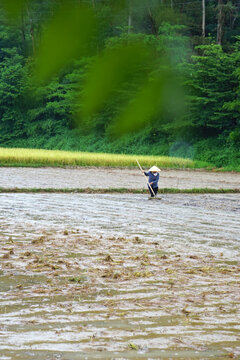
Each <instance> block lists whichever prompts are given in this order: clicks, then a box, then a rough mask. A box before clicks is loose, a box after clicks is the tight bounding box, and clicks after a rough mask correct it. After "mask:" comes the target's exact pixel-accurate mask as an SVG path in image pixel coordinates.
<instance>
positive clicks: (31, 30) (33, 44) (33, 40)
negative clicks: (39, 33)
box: [27, 7, 35, 55]
mask: <svg viewBox="0 0 240 360" xmlns="http://www.w3.org/2000/svg"><path fill="white" fill-rule="evenodd" d="M27 13H28V17H29V22H30V34H31V39H32V52H33V55H35V35H34V25H33V19H32V17H31V14H30V11H29V8H28V7H27Z"/></svg>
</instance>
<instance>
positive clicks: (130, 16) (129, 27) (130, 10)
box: [128, 1, 132, 34]
mask: <svg viewBox="0 0 240 360" xmlns="http://www.w3.org/2000/svg"><path fill="white" fill-rule="evenodd" d="M131 28H132V4H131V1H130V2H129V9H128V34H130V33H131Z"/></svg>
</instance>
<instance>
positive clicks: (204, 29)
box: [202, 0, 206, 38]
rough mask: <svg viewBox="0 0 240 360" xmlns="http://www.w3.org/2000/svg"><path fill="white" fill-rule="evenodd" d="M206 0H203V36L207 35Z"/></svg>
mask: <svg viewBox="0 0 240 360" xmlns="http://www.w3.org/2000/svg"><path fill="white" fill-rule="evenodd" d="M205 5H206V4H205V0H202V37H204V38H205V36H206V6H205Z"/></svg>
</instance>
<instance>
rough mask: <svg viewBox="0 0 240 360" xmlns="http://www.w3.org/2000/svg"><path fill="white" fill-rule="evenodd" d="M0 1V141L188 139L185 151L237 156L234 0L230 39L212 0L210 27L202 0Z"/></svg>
mask: <svg viewBox="0 0 240 360" xmlns="http://www.w3.org/2000/svg"><path fill="white" fill-rule="evenodd" d="M0 5H1V6H0V60H1V64H0V96H1V100H0V101H1V103H0V104H1V107H0V141H1V144H5V145H8V144H11V145H14V144H24V146H33V147H48V148H49V147H53V148H67V149H69V150H71V149H72V148H74V149H80V150H92V151H108V152H110V151H113V152H135V153H141V152H142V153H153V154H163V155H168V153H169V151H172V150H171V149H178V151H180V150H179V147H178V146H177V145H176V144H179V143H184V144H185V143H186V144H189V146H188V145H187V146H186V147H181V152H182V153H183V154H182V156H184V152H185V153H186V154H188V153H189V151H188V150H185V149H192V150H191V153H192V154H195V155H194V156H195V157H198V158H201V159H202V160H205V158H204V157H206V160H208V161H210V162H212V161H211V159H210V158H211V157H212V159H216V163H217V164H218V165H219V166H220V165H221V163H224V164H226V163H227V161H228V162H229V163H230V162H232V163H237V162H238V161H239V141H238V139H239V136H238V134H239V128H240V124H239V118H240V117H239V112H240V106H239V103H240V100H239V94H240V90H239V80H240V70H239V43H240V41H239V38H238V37H235V36H234V35H235V34H236V33H237V32H239V30H240V24H239V18H238V17H236V18H235V16H236V14H235V10H236V3H235V2H234V1H232V5H231V8H229V9H230V10H229V11H230V12H229V13H228V17H226V19H229V21H230V20H231V23H229V24H228V23H227V20H226V22H225V24H224V26H225V29H226V33H225V34H226V36H225V37H224V41H223V46H219V45H216V44H215V43H214V42H215V37H216V34H215V33H214V31H216V28H217V8H215V2H214V1H213V0H209V2H208V3H207V4H206V10H207V16H208V18H207V25H206V33H207V34H208V35H209V36H208V37H206V38H202V37H201V1H200V0H199V1H196V4H195V5H194V6H192V7H191V5H190V4H185V5H186V6H184V9H183V7H182V6H181V2H180V0H179V1H178V0H175V1H174V2H171V1H164V2H161V1H160V0H151V1H150V0H149V1H147V0H121V1H118V0H84V1H80V0H69V1H67V0H55V1H52V0H46V1H44V2H42V1H41V0H20V1H16V0H12V1H10V0H9V1H7V0H1V1H0ZM231 9H232V10H231ZM230 15H231V16H230ZM233 21H234V22H233ZM13 24H14V25H13ZM214 29H215V30H214ZM213 35H214V37H213ZM199 44H200V46H199ZM195 45H198V46H195ZM192 55H193V56H192ZM76 124H77V127H78V128H77V129H76V128H75V126H76ZM119 136H121V138H117V137H119ZM28 144H29V145H28ZM203 144H204V145H203ZM21 146H22V145H21ZM206 146H207V147H208V148H206ZM211 147H212V149H211ZM218 148H219V149H220V150H219V152H220V153H217V151H216V149H218ZM182 149H183V150H182ZM223 152H225V154H227V155H226V156H225V155H222V154H223ZM201 154H202V155H201ZM230 154H231V155H230ZM230 158H231V159H230Z"/></svg>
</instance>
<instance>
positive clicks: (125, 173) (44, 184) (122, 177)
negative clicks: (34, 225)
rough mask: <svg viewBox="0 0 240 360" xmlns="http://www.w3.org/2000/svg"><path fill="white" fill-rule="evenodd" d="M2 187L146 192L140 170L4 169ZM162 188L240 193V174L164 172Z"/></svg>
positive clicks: (161, 175) (1, 169)
mask: <svg viewBox="0 0 240 360" xmlns="http://www.w3.org/2000/svg"><path fill="white" fill-rule="evenodd" d="M1 187H2V188H9V187H11V188H42V189H46V188H55V189H63V188H71V189H74V188H75V189H76V188H83V189H84V188H88V187H89V188H92V189H96V188H97V189H108V188H126V189H143V188H144V189H145V188H146V180H145V179H144V177H143V176H142V174H141V172H140V171H139V169H118V168H90V167H89V168H88V167H79V168H75V169H71V168H11V167H9V168H4V167H0V188H1ZM159 187H160V188H176V189H192V188H210V189H240V173H233V172H213V171H197V170H171V169H162V171H161V173H160V181H159Z"/></svg>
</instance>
